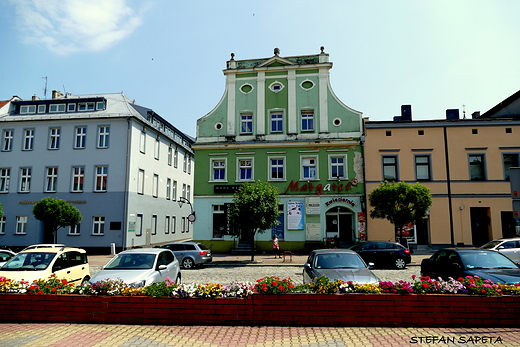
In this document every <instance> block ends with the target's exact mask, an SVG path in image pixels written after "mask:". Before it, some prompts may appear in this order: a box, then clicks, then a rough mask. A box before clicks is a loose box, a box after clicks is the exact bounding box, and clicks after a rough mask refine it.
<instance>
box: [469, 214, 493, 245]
mask: <svg viewBox="0 0 520 347" xmlns="http://www.w3.org/2000/svg"><path fill="white" fill-rule="evenodd" d="M470 216H471V242H472V243H473V246H475V247H479V246H482V245H483V244H485V243H486V242H488V241H491V239H490V237H489V235H490V232H489V222H490V219H489V208H487V207H471V209H470Z"/></svg>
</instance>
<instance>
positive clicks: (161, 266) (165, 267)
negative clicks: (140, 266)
mask: <svg viewBox="0 0 520 347" xmlns="http://www.w3.org/2000/svg"><path fill="white" fill-rule="evenodd" d="M167 268H168V267H167V266H166V265H159V266H158V267H157V271H161V270H166V269H167Z"/></svg>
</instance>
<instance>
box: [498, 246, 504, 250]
mask: <svg viewBox="0 0 520 347" xmlns="http://www.w3.org/2000/svg"><path fill="white" fill-rule="evenodd" d="M502 249H505V247H504V246H498V247H497V251H500V250H502Z"/></svg>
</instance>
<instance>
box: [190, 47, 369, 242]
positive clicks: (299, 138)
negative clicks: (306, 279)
mask: <svg viewBox="0 0 520 347" xmlns="http://www.w3.org/2000/svg"><path fill="white" fill-rule="evenodd" d="M331 68H332V63H330V62H329V56H328V54H326V53H324V52H323V51H322V52H321V53H320V54H316V55H307V56H297V57H281V56H279V53H278V52H275V55H274V56H273V57H271V58H265V59H253V60H234V56H233V58H232V59H231V60H230V61H228V62H227V68H226V69H225V70H224V74H225V76H226V80H227V83H226V90H225V92H224V96H223V97H222V100H221V101H220V102H219V104H218V105H217V106H216V107H215V108H214V109H213V110H212V111H211V112H209V113H208V114H207V115H205V116H204V117H202V118H200V119H198V121H197V140H196V143H195V144H194V145H193V148H194V150H195V161H196V165H195V167H196V169H195V188H194V207H195V210H196V212H197V220H196V222H195V223H194V225H193V230H194V238H195V239H197V240H199V241H202V242H204V243H206V244H213V245H214V248H215V249H217V250H219V251H230V250H231V249H230V248H231V247H233V246H234V244H235V243H234V242H230V241H232V240H233V238H232V237H231V236H229V235H227V234H226V228H225V227H224V226H222V223H223V221H225V218H224V217H225V215H224V212H225V211H224V210H225V204H226V203H230V202H231V201H232V199H233V191H234V190H233V189H236V188H237V187H239V186H240V184H242V183H243V182H245V181H255V180H262V181H267V182H270V183H271V184H273V185H274V186H276V187H277V188H278V190H279V192H280V200H281V203H282V211H283V214H282V216H281V219H280V220H281V222H282V224H281V225H280V227H278V228H277V229H276V231H271V230H267V231H266V232H265V233H261V234H257V237H256V238H255V240H254V241H255V242H256V245H257V246H259V245H260V246H261V247H260V248H261V249H264V250H265V248H266V245H267V246H268V245H269V240H270V239H271V236H272V234H273V233H277V235H278V236H279V238H281V243H282V249H285V250H293V251H301V250H303V249H304V248H305V247H306V245H307V244H310V243H313V244H316V243H318V244H319V243H320V242H324V240H326V238H327V237H334V236H336V237H339V239H340V240H341V241H342V242H345V243H347V244H348V243H353V242H356V241H357V240H359V239H360V238H363V237H364V236H363V232H364V230H363V224H364V214H365V211H364V201H363V197H364V195H365V185H364V177H363V165H362V142H361V135H362V133H361V131H362V127H361V124H362V123H361V121H362V120H361V116H362V114H361V112H358V111H355V110H353V109H351V108H349V107H348V106H345V105H344V104H343V103H342V102H341V101H340V100H339V99H338V98H337V97H336V96H335V94H334V92H333V91H332V90H331V88H330V81H329V70H330V69H331ZM302 113H303V114H302ZM243 115H247V116H249V115H251V116H252V121H251V124H252V133H244V132H242V131H241V130H242V129H249V128H248V126H245V127H243V126H242V125H243V124H242V122H245V123H246V125H248V123H247V122H248V121H247V117H245V118H244V119H246V120H244V119H242V116H243ZM305 127H306V128H307V129H304V128H305ZM248 170H250V172H251V174H250V176H248V174H249V171H248ZM273 172H274V173H277V174H273ZM341 172H342V173H343V174H342V175H340V177H337V175H336V173H341ZM241 177H245V178H246V179H245V180H241ZM300 204H301V205H300ZM295 206H296V207H298V210H295V209H293V210H291V211H289V207H291V208H294V207H295ZM299 206H301V207H302V209H303V211H300V209H301V208H300V207H299ZM295 211H297V212H296V213H295ZM280 236H281V237H280ZM284 245H285V248H284Z"/></svg>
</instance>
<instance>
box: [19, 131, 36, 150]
mask: <svg viewBox="0 0 520 347" xmlns="http://www.w3.org/2000/svg"><path fill="white" fill-rule="evenodd" d="M22 149H23V150H24V151H31V150H33V149H34V129H25V130H24V135H23V148H22Z"/></svg>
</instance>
